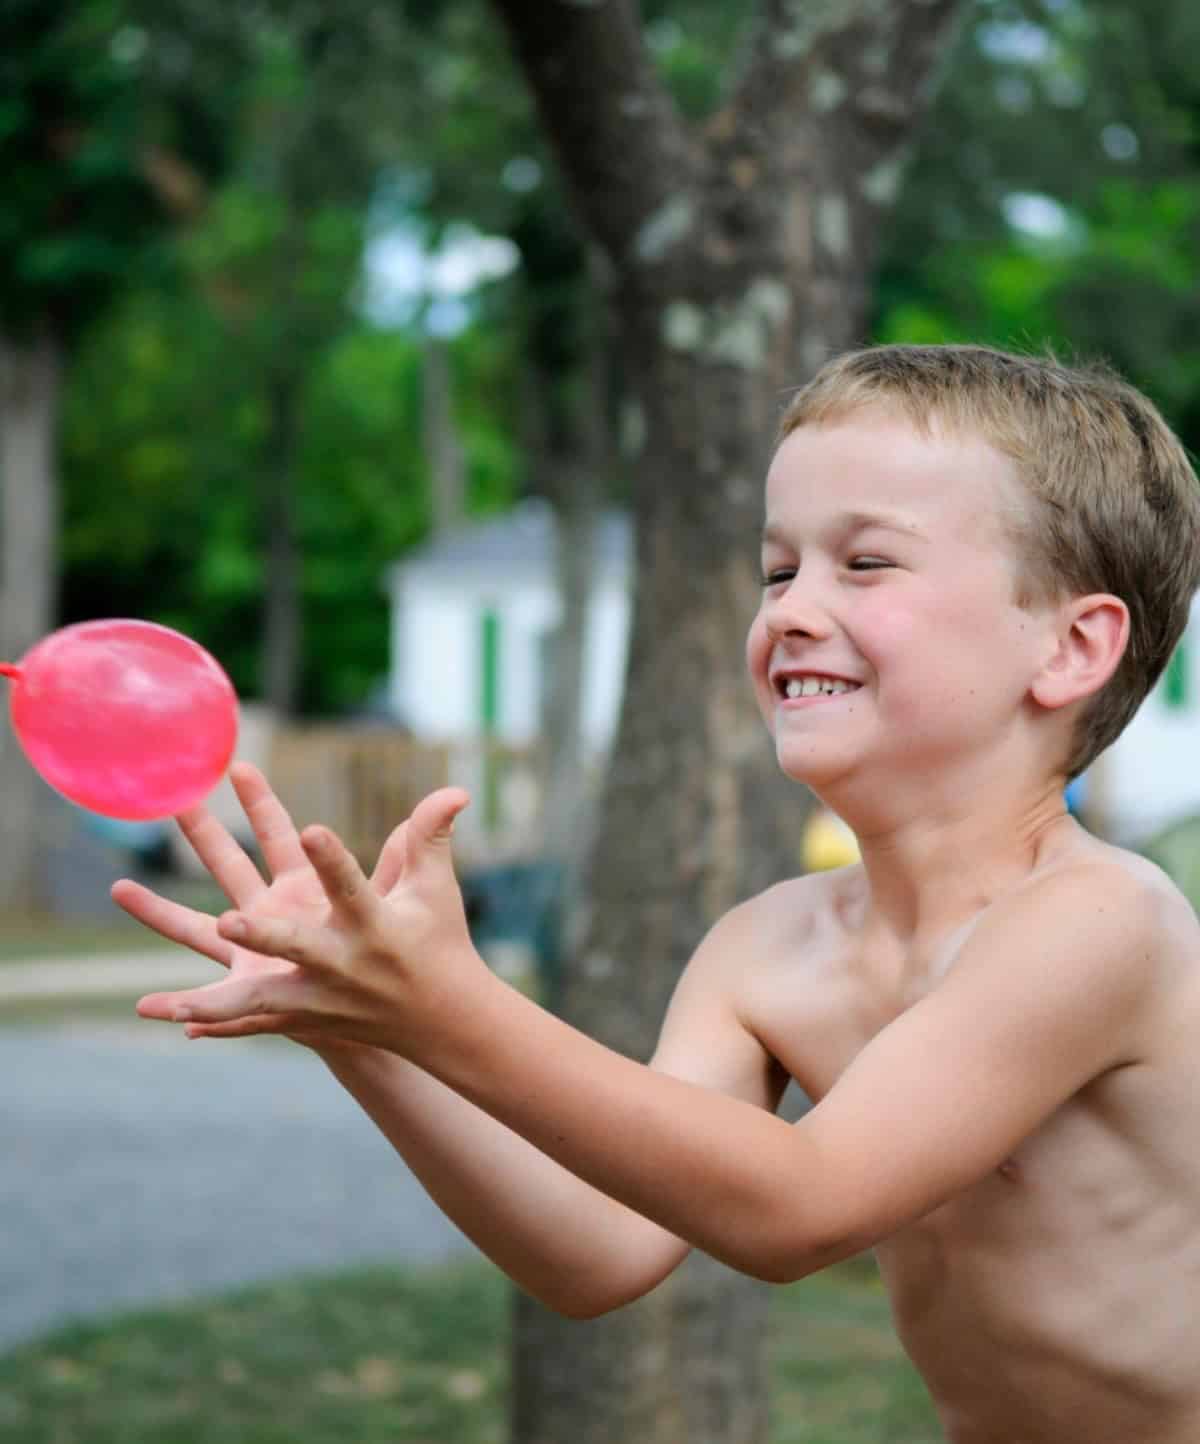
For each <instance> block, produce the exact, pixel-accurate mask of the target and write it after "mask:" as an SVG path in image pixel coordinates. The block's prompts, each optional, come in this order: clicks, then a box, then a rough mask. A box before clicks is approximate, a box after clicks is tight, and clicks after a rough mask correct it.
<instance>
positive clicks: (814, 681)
mask: <svg viewBox="0 0 1200 1444" xmlns="http://www.w3.org/2000/svg"><path fill="white" fill-rule="evenodd" d="M852 690H853V684H852V683H850V682H843V681H842V680H841V679H840V678H838V677H804V678H803V679H801V678H800V677H789V678H788V679H787V682H786V684H785V686H784V689H783V691H784V695H785V696H786V697H815V696H816V695H817V693H818V692H820V693H823V694H824V695H825V696H826V697H832V696H834V695H835V694H836V693H839V692H850V691H852Z"/></svg>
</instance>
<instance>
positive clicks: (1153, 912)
mask: <svg viewBox="0 0 1200 1444" xmlns="http://www.w3.org/2000/svg"><path fill="white" fill-rule="evenodd" d="M1089 842H1090V844H1091V845H1090V847H1089V848H1088V849H1087V850H1086V851H1085V852H1082V853H1081V854H1080V856H1079V857H1078V858H1076V859H1074V860H1071V859H1068V860H1066V870H1068V871H1070V872H1071V873H1073V874H1074V875H1075V877H1076V878H1077V879H1078V885H1079V887H1080V889H1081V894H1082V896H1083V897H1084V898H1087V897H1091V898H1094V899H1095V900H1096V902H1097V903H1098V904H1100V903H1103V904H1104V905H1105V906H1112V905H1114V904H1115V905H1116V906H1117V907H1119V908H1121V909H1122V910H1124V911H1126V912H1132V913H1133V914H1134V915H1135V917H1136V918H1137V919H1138V920H1139V922H1140V925H1141V926H1140V932H1141V935H1142V937H1143V938H1144V939H1145V942H1146V950H1145V953H1144V955H1143V956H1142V958H1140V959H1139V960H1138V962H1139V964H1140V966H1142V967H1143V968H1145V969H1149V970H1151V971H1152V972H1153V973H1154V974H1155V982H1156V984H1158V985H1160V987H1161V986H1166V987H1171V986H1172V985H1175V986H1178V987H1181V988H1184V989H1187V990H1196V991H1197V992H1198V993H1200V918H1197V916H1196V910H1195V908H1194V907H1193V906H1192V904H1191V902H1190V901H1189V900H1188V898H1187V897H1186V896H1185V894H1184V893H1183V892H1182V891H1181V890H1180V888H1179V886H1178V885H1177V884H1176V883H1175V882H1174V880H1173V879H1172V878H1171V877H1169V876H1168V875H1167V873H1165V872H1164V871H1163V869H1162V868H1161V867H1159V866H1158V865H1157V864H1156V863H1153V862H1151V861H1150V860H1149V859H1148V858H1145V857H1142V856H1141V855H1140V854H1138V853H1135V852H1130V851H1128V850H1127V849H1125V848H1121V847H1117V846H1116V845H1115V844H1113V843H1107V842H1101V841H1100V840H1099V839H1096V838H1091V839H1089Z"/></svg>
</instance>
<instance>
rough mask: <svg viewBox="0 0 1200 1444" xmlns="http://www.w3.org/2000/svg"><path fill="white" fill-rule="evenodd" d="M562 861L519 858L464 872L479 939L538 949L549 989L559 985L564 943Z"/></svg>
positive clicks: (465, 897)
mask: <svg viewBox="0 0 1200 1444" xmlns="http://www.w3.org/2000/svg"><path fill="white" fill-rule="evenodd" d="M563 880H564V873H563V867H562V864H561V863H556V862H546V861H537V862H517V863H502V864H497V865H496V866H494V867H485V868H476V869H473V870H471V871H469V872H466V873H464V874H463V878H462V891H463V900H464V903H465V905H466V911H467V922H468V924H469V925H470V929H471V936H472V938H473V939H474V941H475V945H476V946H477V947H480V948H486V946H487V945H488V943H495V942H504V943H520V944H522V945H523V946H524V947H527V948H529V950H530V951H531V953H532V954H533V957H534V961H535V963H536V965H537V969H538V972H539V974H540V976H541V978H542V980H543V982H544V983H545V985H546V986H547V988H548V989H549V990H550V992H553V991H554V989H555V987H556V986H557V979H558V968H559V962H560V959H559V948H560V943H561V938H560V933H561V913H562V887H563Z"/></svg>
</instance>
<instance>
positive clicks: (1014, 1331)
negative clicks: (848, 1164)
mask: <svg viewBox="0 0 1200 1444" xmlns="http://www.w3.org/2000/svg"><path fill="white" fill-rule="evenodd" d="M969 932H970V928H969V927H967V928H964V929H961V930H959V933H958V934H956V935H955V936H948V937H946V938H945V939H942V940H940V945H939V946H937V947H935V948H933V949H931V950H930V951H929V952H928V953H927V954H926V955H925V956H924V957H922V958H917V959H910V960H906V961H907V963H908V966H905V967H903V968H894V969H891V970H890V971H889V970H888V969H887V968H886V967H872V960H870V959H863V958H862V957H860V956H856V955H854V954H853V953H851V952H848V951H845V952H843V953H841V955H840V956H839V955H838V954H837V953H836V952H833V951H829V952H827V953H826V955H825V956H826V957H828V958H830V960H831V961H830V962H829V964H828V965H827V966H821V967H814V966H813V965H812V964H811V962H810V960H809V959H808V958H805V959H800V960H794V961H796V962H797V966H795V967H794V968H793V969H792V971H791V978H788V977H787V976H785V973H784V971H783V970H780V971H779V972H777V973H775V974H774V975H773V976H772V977H770V978H765V979H760V980H758V983H757V985H756V987H755V988H754V989H752V991H751V997H750V999H749V1011H750V1013H751V1015H752V1018H753V1021H754V1025H755V1031H756V1033H757V1034H758V1036H759V1037H760V1039H761V1040H762V1042H763V1043H764V1045H765V1046H766V1047H767V1048H768V1049H769V1050H770V1051H771V1053H772V1054H773V1055H774V1057H775V1058H777V1059H778V1061H779V1062H780V1064H781V1065H782V1067H783V1068H784V1069H785V1070H786V1071H787V1072H788V1073H790V1074H791V1076H792V1077H794V1078H795V1079H796V1081H797V1082H798V1083H799V1085H800V1086H801V1087H802V1088H803V1089H804V1091H805V1092H806V1093H807V1095H808V1096H809V1097H810V1098H811V1099H812V1101H813V1102H814V1103H819V1102H820V1101H821V1099H822V1098H824V1097H825V1096H826V1095H827V1094H828V1093H829V1092H830V1091H831V1090H832V1089H833V1088H834V1087H835V1085H836V1084H837V1081H838V1079H839V1078H840V1077H841V1076H842V1074H843V1073H844V1072H845V1071H846V1069H847V1068H848V1067H849V1066H850V1064H851V1063H852V1062H853V1061H854V1059H855V1058H856V1057H857V1056H858V1055H859V1053H861V1052H862V1050H863V1049H864V1048H866V1047H867V1046H868V1045H869V1044H870V1042H871V1041H872V1039H873V1038H875V1037H877V1036H878V1035H879V1033H880V1032H882V1031H883V1030H884V1029H885V1028H887V1027H888V1026H889V1024H890V1023H892V1022H893V1021H894V1020H895V1019H896V1018H897V1017H899V1016H900V1015H901V1014H902V1013H903V1012H904V1011H905V1010H906V1009H907V1008H910V1007H913V1006H915V1005H916V1004H917V1003H919V1002H920V1001H921V999H922V998H923V997H924V996H927V995H928V993H929V991H931V990H932V989H933V988H936V987H937V985H938V983H939V982H940V981H941V980H942V979H944V978H945V976H946V974H947V972H948V971H949V970H950V969H951V968H952V967H953V966H954V963H955V960H956V958H957V956H958V954H959V951H960V950H961V947H962V945H963V942H964V941H965V938H966V937H967V936H968V935H969ZM828 941H832V939H829V940H828ZM793 980H798V981H797V985H796V986H791V985H790V984H791V983H792V981H793ZM934 1066H936V1060H934ZM1141 1091H1144V1085H1143V1084H1142V1083H1139V1082H1138V1081H1137V1080H1136V1079H1135V1078H1133V1077H1132V1076H1131V1077H1123V1078H1115V1077H1112V1078H1103V1079H1098V1080H1096V1081H1095V1083H1093V1084H1092V1085H1091V1086H1090V1087H1089V1088H1088V1089H1086V1090H1084V1092H1083V1093H1081V1094H1079V1095H1077V1096H1076V1097H1074V1098H1072V1099H1069V1100H1068V1101H1067V1102H1065V1103H1064V1104H1063V1105H1062V1106H1061V1108H1059V1109H1058V1110H1057V1111H1056V1112H1055V1113H1054V1114H1053V1115H1052V1116H1051V1117H1050V1118H1048V1119H1046V1120H1045V1121H1044V1122H1043V1124H1042V1125H1041V1126H1040V1127H1039V1128H1038V1129H1036V1130H1035V1131H1034V1132H1033V1133H1031V1134H1030V1135H1029V1136H1028V1137H1027V1138H1026V1139H1025V1140H1024V1141H1023V1142H1022V1143H1021V1145H1020V1146H1019V1147H1018V1148H1016V1149H1015V1150H1014V1151H1013V1154H1012V1156H1011V1157H1010V1158H1008V1159H1006V1160H1005V1161H1004V1162H1003V1163H1002V1164H1001V1165H1000V1167H999V1168H998V1169H996V1170H995V1171H993V1172H991V1173H990V1174H988V1175H987V1176H986V1177H984V1178H981V1179H979V1180H977V1181H976V1183H975V1184H973V1185H972V1186H971V1187H969V1188H967V1189H966V1190H964V1191H963V1192H962V1193H961V1194H960V1195H958V1196H957V1197H955V1198H953V1199H951V1200H949V1201H948V1202H947V1203H945V1204H944V1205H942V1206H941V1207H940V1208H937V1209H934V1210H933V1211H932V1212H931V1213H930V1214H928V1215H927V1216H926V1217H924V1218H922V1219H920V1220H918V1221H916V1222H915V1223H913V1224H911V1225H909V1226H908V1227H906V1228H905V1229H903V1230H901V1231H900V1232H899V1233H898V1234H896V1235H895V1236H893V1238H891V1239H888V1240H886V1241H884V1242H883V1243H882V1244H880V1245H879V1247H878V1249H877V1253H878V1256H879V1260H880V1265H881V1269H882V1271H883V1274H884V1278H885V1281H886V1283H887V1286H888V1291H889V1294H890V1295H891V1298H892V1304H893V1310H894V1313H895V1317H896V1323H897V1328H898V1331H899V1333H900V1335H901V1338H902V1340H903V1342H904V1344H905V1346H906V1348H907V1350H908V1352H909V1353H910V1355H911V1356H912V1358H913V1360H914V1362H915V1363H916V1365H917V1367H918V1368H919V1369H920V1371H921V1372H922V1374H923V1375H924V1376H925V1378H926V1382H927V1383H928V1384H929V1386H930V1389H931V1391H932V1392H933V1394H934V1397H935V1399H936V1400H938V1402H939V1404H944V1405H945V1406H946V1409H947V1411H948V1412H947V1415H946V1418H947V1425H948V1435H949V1437H951V1438H954V1439H958V1438H962V1439H963V1440H971V1441H974V1440H976V1439H978V1440H980V1441H981V1444H982V1441H987V1444H991V1441H992V1440H993V1439H994V1438H1001V1437H1003V1438H1005V1439H1008V1438H1012V1437H1022V1438H1028V1439H1030V1440H1038V1441H1040V1440H1041V1439H1042V1438H1043V1437H1045V1438H1047V1439H1050V1438H1053V1439H1055V1440H1061V1439H1062V1438H1064V1437H1084V1436H1083V1435H1080V1434H1079V1433H1077V1432H1074V1433H1073V1432H1072V1429H1074V1427H1075V1424H1077V1423H1078V1417H1077V1418H1076V1419H1075V1421H1074V1423H1069V1421H1064V1420H1058V1421H1057V1422H1056V1423H1054V1424H1053V1425H1052V1427H1051V1429H1050V1432H1049V1433H1045V1432H1044V1431H1043V1433H1038V1432H1037V1429H1038V1428H1039V1427H1041V1426H1040V1425H1039V1423H1038V1418H1039V1410H1038V1408H1037V1407H1034V1408H1033V1412H1032V1413H1030V1412H1029V1409H1030V1406H1034V1405H1036V1399H1037V1397H1038V1396H1039V1395H1042V1396H1044V1397H1045V1399H1047V1400H1051V1399H1054V1398H1063V1399H1066V1398H1070V1399H1071V1400H1072V1401H1073V1403H1072V1407H1073V1408H1074V1409H1075V1410H1076V1411H1077V1415H1083V1414H1090V1413H1091V1412H1092V1411H1095V1428H1094V1430H1093V1431H1092V1432H1091V1433H1088V1434H1087V1437H1089V1438H1095V1439H1097V1440H1099V1439H1101V1438H1104V1439H1107V1438H1108V1435H1107V1434H1106V1433H1105V1432H1104V1431H1105V1430H1106V1429H1107V1428H1108V1423H1109V1421H1110V1420H1111V1419H1112V1418H1117V1417H1119V1416H1121V1411H1122V1409H1123V1408H1124V1404H1123V1403H1122V1401H1123V1400H1125V1399H1127V1398H1128V1397H1129V1396H1130V1395H1136V1396H1138V1397H1144V1398H1147V1399H1151V1398H1154V1397H1156V1396H1158V1397H1160V1398H1161V1401H1162V1412H1161V1413H1157V1414H1156V1420H1155V1422H1154V1424H1153V1426H1152V1429H1151V1434H1145V1433H1139V1432H1137V1431H1138V1430H1141V1429H1142V1428H1143V1423H1144V1422H1145V1421H1143V1420H1142V1419H1141V1417H1140V1415H1139V1417H1138V1419H1137V1420H1134V1418H1133V1417H1132V1416H1130V1419H1129V1425H1130V1432H1127V1434H1126V1436H1124V1437H1125V1438H1127V1439H1141V1438H1147V1439H1148V1438H1150V1437H1154V1438H1156V1439H1157V1438H1159V1437H1161V1438H1163V1439H1167V1438H1171V1439H1174V1438H1175V1437H1177V1436H1176V1434H1174V1433H1172V1432H1171V1429H1173V1428H1174V1427H1175V1426H1174V1424H1172V1423H1171V1422H1170V1421H1171V1420H1173V1419H1176V1418H1178V1417H1182V1414H1183V1413H1186V1415H1187V1417H1188V1418H1190V1419H1191V1420H1192V1422H1193V1423H1195V1422H1196V1420H1197V1417H1200V1384H1195V1383H1191V1384H1189V1382H1188V1380H1195V1379H1197V1378H1200V1372H1198V1370H1200V1354H1198V1353H1197V1352H1196V1349H1195V1348H1194V1346H1193V1345H1192V1344H1191V1343H1190V1342H1189V1340H1190V1339H1191V1336H1192V1329H1193V1321H1192V1319H1191V1317H1190V1316H1191V1314H1192V1304H1191V1302H1190V1298H1191V1297H1193V1296H1194V1288H1195V1286H1196V1285H1197V1284H1198V1283H1200V1243H1198V1242H1197V1241H1196V1230H1195V1227H1194V1219H1195V1216H1196V1208H1197V1206H1198V1204H1200V1194H1198V1190H1200V1177H1197V1176H1195V1175H1193V1176H1192V1177H1191V1180H1190V1182H1191V1185H1192V1192H1191V1193H1190V1195H1189V1196H1188V1197H1187V1198H1186V1199H1184V1200H1181V1199H1180V1198H1179V1197H1177V1196H1176V1197H1173V1196H1171V1194H1170V1191H1169V1190H1166V1189H1164V1188H1163V1187H1161V1186H1160V1185H1159V1184H1156V1183H1155V1181H1154V1174H1153V1172H1152V1171H1151V1170H1148V1168H1147V1158H1146V1141H1147V1139H1146V1135H1147V1132H1148V1131H1150V1130H1151V1128H1152V1124H1151V1120H1150V1118H1148V1117H1147V1116H1145V1115H1146V1114H1147V1113H1149V1114H1153V1113H1154V1112H1155V1111H1160V1112H1161V1106H1160V1105H1161V1102H1162V1100H1159V1101H1158V1103H1157V1104H1156V1102H1155V1100H1154V1098H1152V1097H1141V1096H1140V1093H1141ZM1185 1277H1188V1278H1190V1280H1191V1282H1190V1283H1189V1284H1188V1285H1187V1287H1186V1289H1183V1288H1181V1282H1180V1281H1181V1279H1183V1278H1185ZM1185 1295H1186V1297H1185ZM1131 1326H1132V1327H1133V1329H1134V1333H1133V1335H1132V1336H1131V1334H1130V1327H1131ZM1022 1401H1024V1402H1022ZM981 1408H982V1409H983V1411H984V1413H983V1416H981V1415H980V1413H979V1410H980V1409H981ZM1046 1408H1047V1409H1048V1410H1049V1413H1048V1414H1045V1415H1042V1416H1041V1417H1042V1418H1043V1422H1044V1420H1045V1419H1046V1418H1049V1417H1051V1416H1052V1415H1053V1414H1054V1412H1055V1411H1054V1410H1053V1409H1051V1408H1050V1406H1049V1404H1047V1405H1046ZM1180 1411H1182V1413H1180ZM1193 1411H1195V1412H1193ZM1152 1412H1154V1411H1152ZM952 1414H953V1415H956V1417H958V1418H959V1419H960V1420H961V1421H964V1427H963V1431H962V1432H957V1431H950V1430H949V1422H948V1421H949V1419H950V1417H951V1415H952ZM981 1417H987V1418H989V1419H990V1420H991V1422H992V1423H995V1422H996V1421H997V1420H998V1419H1000V1418H1005V1417H1007V1418H1009V1419H1010V1422H1011V1431H1010V1432H1009V1433H1008V1434H1003V1435H993V1434H989V1433H986V1432H981V1433H973V1432H970V1428H973V1427H974V1425H971V1426H970V1428H968V1427H967V1426H966V1423H965V1421H967V1420H968V1419H969V1418H970V1419H976V1420H979V1419H980V1418H981ZM1060 1426H1061V1427H1060ZM1055 1429H1058V1430H1059V1432H1058V1433H1055V1432H1054V1431H1055ZM1064 1429H1065V1430H1066V1432H1062V1430H1064ZM1154 1430H1158V1433H1154V1432H1153V1431H1154ZM1178 1437H1180V1438H1188V1439H1189V1441H1190V1439H1191V1436H1190V1435H1187V1434H1186V1433H1184V1434H1182V1435H1178ZM1196 1438H1197V1439H1200V1426H1198V1427H1197V1433H1196Z"/></svg>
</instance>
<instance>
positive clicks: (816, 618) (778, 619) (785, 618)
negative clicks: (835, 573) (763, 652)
mask: <svg viewBox="0 0 1200 1444" xmlns="http://www.w3.org/2000/svg"><path fill="white" fill-rule="evenodd" d="M763 619H764V621H765V623H766V628H767V635H768V636H769V637H770V638H771V640H772V641H779V640H781V639H782V638H784V637H789V636H805V637H828V636H829V634H830V632H831V630H832V627H831V624H830V620H829V616H828V614H827V613H826V611H825V610H824V608H823V607H821V606H820V604H819V603H818V602H817V600H816V598H815V597H814V596H813V595H812V591H811V588H809V589H807V590H806V589H805V588H804V587H802V586H800V585H798V579H797V580H795V581H793V582H792V583H791V585H790V586H789V587H787V589H786V590H784V591H783V592H781V593H780V594H779V595H778V596H776V597H772V598H771V600H770V601H769V602H768V603H767V605H766V607H765V608H764V618H763Z"/></svg>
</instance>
